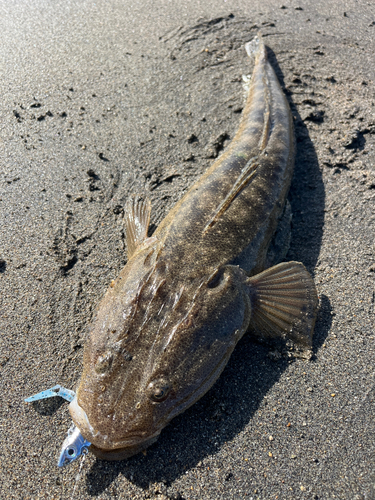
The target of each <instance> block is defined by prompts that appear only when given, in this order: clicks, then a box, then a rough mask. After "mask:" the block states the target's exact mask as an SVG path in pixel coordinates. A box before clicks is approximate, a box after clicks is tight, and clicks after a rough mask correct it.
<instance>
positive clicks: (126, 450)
mask: <svg viewBox="0 0 375 500" xmlns="http://www.w3.org/2000/svg"><path fill="white" fill-rule="evenodd" d="M69 412H70V415H71V417H72V420H73V422H74V424H75V425H76V426H77V427H78V429H79V431H80V432H81V434H82V436H83V437H84V438H85V439H87V440H88V441H89V442H90V443H91V446H90V451H92V452H93V453H94V454H95V455H96V456H97V457H98V458H102V459H103V460H123V459H124V458H128V457H131V456H132V455H136V454H137V453H140V452H141V451H143V450H145V449H146V448H148V446H150V445H151V444H153V443H154V442H155V441H156V440H157V439H158V437H159V435H160V431H161V429H160V430H158V431H157V432H155V433H154V434H152V435H151V436H150V435H147V433H146V432H145V433H144V435H142V434H134V435H133V436H127V437H124V439H120V440H113V439H111V438H110V437H109V436H107V435H105V434H102V433H101V432H100V431H96V430H95V429H94V428H93V427H92V425H91V424H90V422H89V419H88V417H87V415H86V412H85V411H84V410H83V409H82V408H81V407H80V406H79V404H78V402H77V398H74V399H73V401H72V402H71V403H70V405H69Z"/></svg>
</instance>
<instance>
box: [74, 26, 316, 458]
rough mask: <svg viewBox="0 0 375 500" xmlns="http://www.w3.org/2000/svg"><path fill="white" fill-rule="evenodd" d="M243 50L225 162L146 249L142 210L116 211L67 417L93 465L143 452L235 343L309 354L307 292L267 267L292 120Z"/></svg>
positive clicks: (299, 279) (261, 49) (303, 284)
mask: <svg viewBox="0 0 375 500" xmlns="http://www.w3.org/2000/svg"><path fill="white" fill-rule="evenodd" d="M245 47H246V50H247V52H248V54H249V55H250V56H251V57H255V65H254V70H253V74H252V78H251V81H250V85H249V91H248V98H247V102H246V105H245V108H244V111H243V115H242V119H241V123H240V127H239V129H238V132H237V134H236V135H235V137H234V138H233V140H232V142H231V144H230V145H229V147H228V148H227V150H226V151H225V152H224V153H223V154H222V156H221V157H220V158H218V159H217V160H216V161H215V162H214V164H213V165H212V166H211V167H210V168H209V169H208V170H207V171H206V173H205V174H204V175H203V176H202V177H201V178H200V179H199V180H198V182H196V183H195V184H194V185H193V186H192V187H191V188H190V190H189V191H188V192H187V193H186V195H185V196H184V197H183V198H182V199H181V200H180V201H179V202H178V203H177V204H176V205H175V207H174V208H173V209H172V210H171V211H170V213H169V214H168V215H167V216H166V218H165V219H164V220H163V221H162V222H161V224H160V225H159V227H158V228H157V230H156V231H155V232H154V234H153V235H152V236H151V237H148V236H147V233H148V226H149V221H150V211H151V205H150V203H149V201H148V200H147V198H142V197H137V196H134V197H132V198H131V199H130V200H129V202H128V204H127V207H126V214H125V218H126V238H127V250H128V262H127V264H126V266H125V267H124V268H123V270H122V271H121V273H120V275H119V276H118V277H117V279H116V280H114V281H113V282H112V284H111V285H110V287H109V289H108V291H107V292H106V294H105V296H104V298H103V299H102V300H101V302H100V303H99V306H98V307H97V310H96V313H95V316H94V319H93V321H92V324H91V327H90V331H89V335H88V339H87V341H86V344H85V348H84V358H83V373H82V377H81V380H80V382H79V386H78V390H77V394H76V397H75V398H74V399H73V401H72V402H71V404H70V407H69V409H70V414H71V417H72V419H73V421H74V423H75V425H76V426H77V428H78V429H79V431H80V433H81V434H82V436H83V437H84V439H85V440H87V442H88V444H90V443H91V446H90V448H89V449H90V450H91V451H93V452H94V453H95V454H96V455H97V456H99V457H100V458H103V459H107V460H119V459H123V458H127V457H130V456H131V455H134V454H136V453H138V452H140V451H142V450H144V449H145V448H147V447H148V446H149V445H151V444H152V443H154V442H155V441H156V440H157V439H158V437H159V435H160V432H161V430H162V429H163V428H164V427H165V426H166V425H167V424H168V423H169V422H170V421H171V420H172V419H173V418H174V417H176V416H177V415H178V414H180V413H181V412H183V411H185V410H186V409H187V408H188V407H189V406H191V405H192V404H194V403H195V402H196V401H197V400H198V399H199V398H201V397H202V396H203V395H204V394H205V393H206V392H207V391H208V390H209V389H210V387H211V386H212V385H213V384H214V382H215V381H216V380H217V378H218V377H219V375H220V374H221V372H222V371H223V369H224V367H225V366H226V364H227V362H228V360H229V358H230V356H231V354H232V352H233V349H234V348H235V346H236V344H237V342H238V341H239V339H240V338H241V337H242V335H244V333H245V332H247V331H251V332H253V333H254V334H255V335H258V336H260V337H263V338H266V339H267V338H274V337H280V336H281V337H284V338H285V337H288V338H290V339H292V340H293V341H294V342H295V343H296V344H297V345H299V346H300V347H301V348H302V349H304V350H309V349H310V348H311V343H312V334H313V328H314V323H315V318H316V310H317V294H316V290H315V285H314V282H313V280H312V278H311V276H310V274H309V273H308V272H307V270H306V269H305V267H304V266H303V265H302V264H301V263H299V262H283V263H281V264H277V265H273V264H274V262H272V259H273V256H274V254H275V252H274V249H273V245H274V242H275V234H276V232H277V227H278V224H279V221H280V219H281V218H282V216H283V213H284V209H285V206H286V203H287V194H288V190H289V187H290V183H291V178H292V174H293V166H294V135H293V120H292V116H291V113H290V110H289V106H288V103H287V100H286V98H285V96H284V94H283V91H282V89H281V88H280V85H279V82H278V79H277V77H276V75H275V72H274V70H273V68H272V66H271V65H270V63H269V62H268V60H267V51H266V48H265V45H264V43H263V41H262V38H261V36H260V35H259V36H257V37H256V38H255V39H254V40H253V41H252V42H250V43H248V44H247V45H246V46H245ZM269 266H273V267H269Z"/></svg>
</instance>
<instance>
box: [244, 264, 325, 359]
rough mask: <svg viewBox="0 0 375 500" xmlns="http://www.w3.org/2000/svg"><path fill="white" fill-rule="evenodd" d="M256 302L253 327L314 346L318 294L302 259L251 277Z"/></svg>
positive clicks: (306, 347)
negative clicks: (313, 335)
mask: <svg viewBox="0 0 375 500" xmlns="http://www.w3.org/2000/svg"><path fill="white" fill-rule="evenodd" d="M247 284H248V285H249V286H250V298H251V304H252V312H251V321H250V329H251V330H252V331H253V332H254V333H255V334H256V335H258V336H260V337H262V338H266V339H267V338H275V337H280V336H281V337H286V338H290V339H291V340H293V341H294V342H295V343H296V344H297V346H299V347H301V348H302V349H304V350H309V349H311V346H312V334H313V330H314V324H315V320H316V313H317V305H318V297H317V294H316V289H315V284H314V282H313V280H312V278H311V275H310V274H309V272H308V271H307V270H306V268H305V266H304V265H303V264H301V263H300V262H282V263H281V264H278V265H277V266H274V267H271V268H269V269H267V270H266V271H263V272H262V273H260V274H257V275H255V276H252V277H251V278H249V279H248V280H247Z"/></svg>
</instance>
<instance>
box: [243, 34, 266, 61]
mask: <svg viewBox="0 0 375 500" xmlns="http://www.w3.org/2000/svg"><path fill="white" fill-rule="evenodd" d="M245 49H246V52H247V54H248V56H249V57H250V58H251V59H252V58H255V59H256V60H258V59H261V58H262V59H267V52H266V47H265V45H264V42H263V37H262V35H261V33H258V34H257V35H256V36H255V37H254V38H253V39H252V40H251V41H250V42H247V43H246V44H245Z"/></svg>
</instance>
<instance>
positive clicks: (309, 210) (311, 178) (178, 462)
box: [86, 49, 332, 498]
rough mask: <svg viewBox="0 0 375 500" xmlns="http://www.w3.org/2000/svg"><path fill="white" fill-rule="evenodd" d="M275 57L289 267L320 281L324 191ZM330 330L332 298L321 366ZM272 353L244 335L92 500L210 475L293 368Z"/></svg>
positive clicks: (105, 474) (106, 474)
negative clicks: (286, 164)
mask: <svg viewBox="0 0 375 500" xmlns="http://www.w3.org/2000/svg"><path fill="white" fill-rule="evenodd" d="M268 55H269V60H270V62H271V64H272V66H273V67H274V69H275V71H276V73H277V76H278V78H279V81H280V83H281V85H282V87H283V88H284V90H285V93H286V94H287V97H288V100H289V103H290V106H291V110H292V114H293V116H294V120H295V131H296V164H295V172H294V177H293V180H292V186H291V189H290V194H289V201H290V203H291V206H292V213H293V223H292V238H291V245H290V249H289V252H288V254H287V257H286V259H285V260H298V261H301V262H303V263H304V265H305V266H306V267H307V268H308V270H309V271H310V272H311V273H312V274H313V272H314V268H315V266H316V264H317V262H318V256H319V251H320V247H321V242H322V235H323V225H324V202H325V192H324V184H323V180H322V175H321V172H320V169H319V164H318V159H317V155H316V152H315V149H314V146H313V143H312V141H311V139H310V137H309V134H308V130H307V128H306V126H305V125H304V123H303V121H302V119H301V117H300V115H299V114H298V111H297V109H296V106H295V105H294V103H293V101H292V98H291V92H290V91H289V90H288V89H285V86H284V78H283V74H282V72H281V70H280V68H279V66H278V64H277V61H276V57H275V54H274V53H273V52H272V50H270V49H268ZM331 322H332V308H331V304H330V301H329V299H328V297H326V296H324V295H322V296H321V297H320V308H319V313H318V318H317V323H316V326H315V332H314V341H313V353H314V355H313V358H312V360H311V361H310V362H314V360H315V359H316V357H317V353H318V351H319V349H320V347H321V345H322V344H323V343H324V341H325V339H326V337H327V335H328V332H329V330H330V327H331ZM268 353H269V347H268V346H266V345H264V344H259V343H257V342H255V341H254V339H253V338H252V337H251V336H250V335H245V336H244V337H243V338H242V339H241V340H240V342H239V343H238V345H237V347H236V349H235V350H234V353H233V354H232V356H231V358H230V360H229V362H228V365H227V366H226V368H225V370H224V372H223V373H222V375H221V376H220V378H219V380H218V381H217V382H216V383H215V385H214V386H213V387H212V388H211V389H210V391H209V392H208V393H207V394H206V395H205V396H204V397H203V398H202V399H200V400H199V401H198V402H197V403H196V404H194V405H193V406H192V407H191V408H189V409H188V410H187V411H186V412H184V413H183V414H182V415H180V416H178V417H176V418H175V419H174V420H173V421H172V423H171V424H170V425H168V426H167V427H166V429H165V430H163V431H162V434H161V437H160V438H159V440H158V442H157V443H155V444H154V445H153V446H151V447H150V448H149V449H148V450H147V451H146V453H145V455H144V454H139V455H137V456H135V457H132V458H130V459H128V460H124V461H121V462H106V461H103V460H98V459H97V460H96V462H95V463H94V464H93V465H92V467H91V469H90V471H89V472H88V473H87V475H86V488H87V492H88V494H89V495H90V496H99V495H100V494H102V493H103V491H105V490H106V489H107V488H108V487H109V486H110V485H112V488H115V484H114V483H115V481H116V478H117V477H118V476H119V475H123V476H125V477H126V478H127V479H128V480H129V481H130V482H131V483H133V484H135V485H137V486H138V487H140V488H142V489H147V488H149V487H150V485H152V484H153V483H158V485H157V488H159V490H160V491H159V493H160V494H165V493H166V492H167V490H168V488H169V487H170V485H171V484H172V483H173V481H174V480H176V479H177V478H178V477H180V476H182V475H183V474H184V473H186V471H188V470H190V469H191V468H194V467H198V468H199V467H203V465H202V464H201V462H202V461H203V460H204V458H205V457H207V456H209V455H213V454H215V453H217V452H218V451H219V450H220V449H221V447H222V446H223V445H224V443H226V442H228V441H231V440H233V439H234V438H236V436H238V434H239V433H240V432H241V431H243V429H244V428H245V427H246V425H247V424H248V423H249V421H250V420H251V419H252V417H253V415H254V413H255V412H256V411H257V409H258V408H259V406H260V405H261V403H262V401H263V399H264V396H265V395H266V394H267V392H268V391H269V390H270V388H271V387H272V386H273V385H274V384H275V383H277V381H278V380H279V379H280V377H281V375H282V374H283V372H284V371H285V370H286V369H287V367H288V365H289V363H290V362H291V360H288V359H286V358H283V357H281V358H280V359H278V360H276V361H275V360H272V359H270V358H269V357H268V356H267V354H268ZM169 493H170V492H169ZM177 497H178V496H177ZM177 497H176V498H177ZM171 498H173V496H172V497H171ZM179 498H182V497H179Z"/></svg>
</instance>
